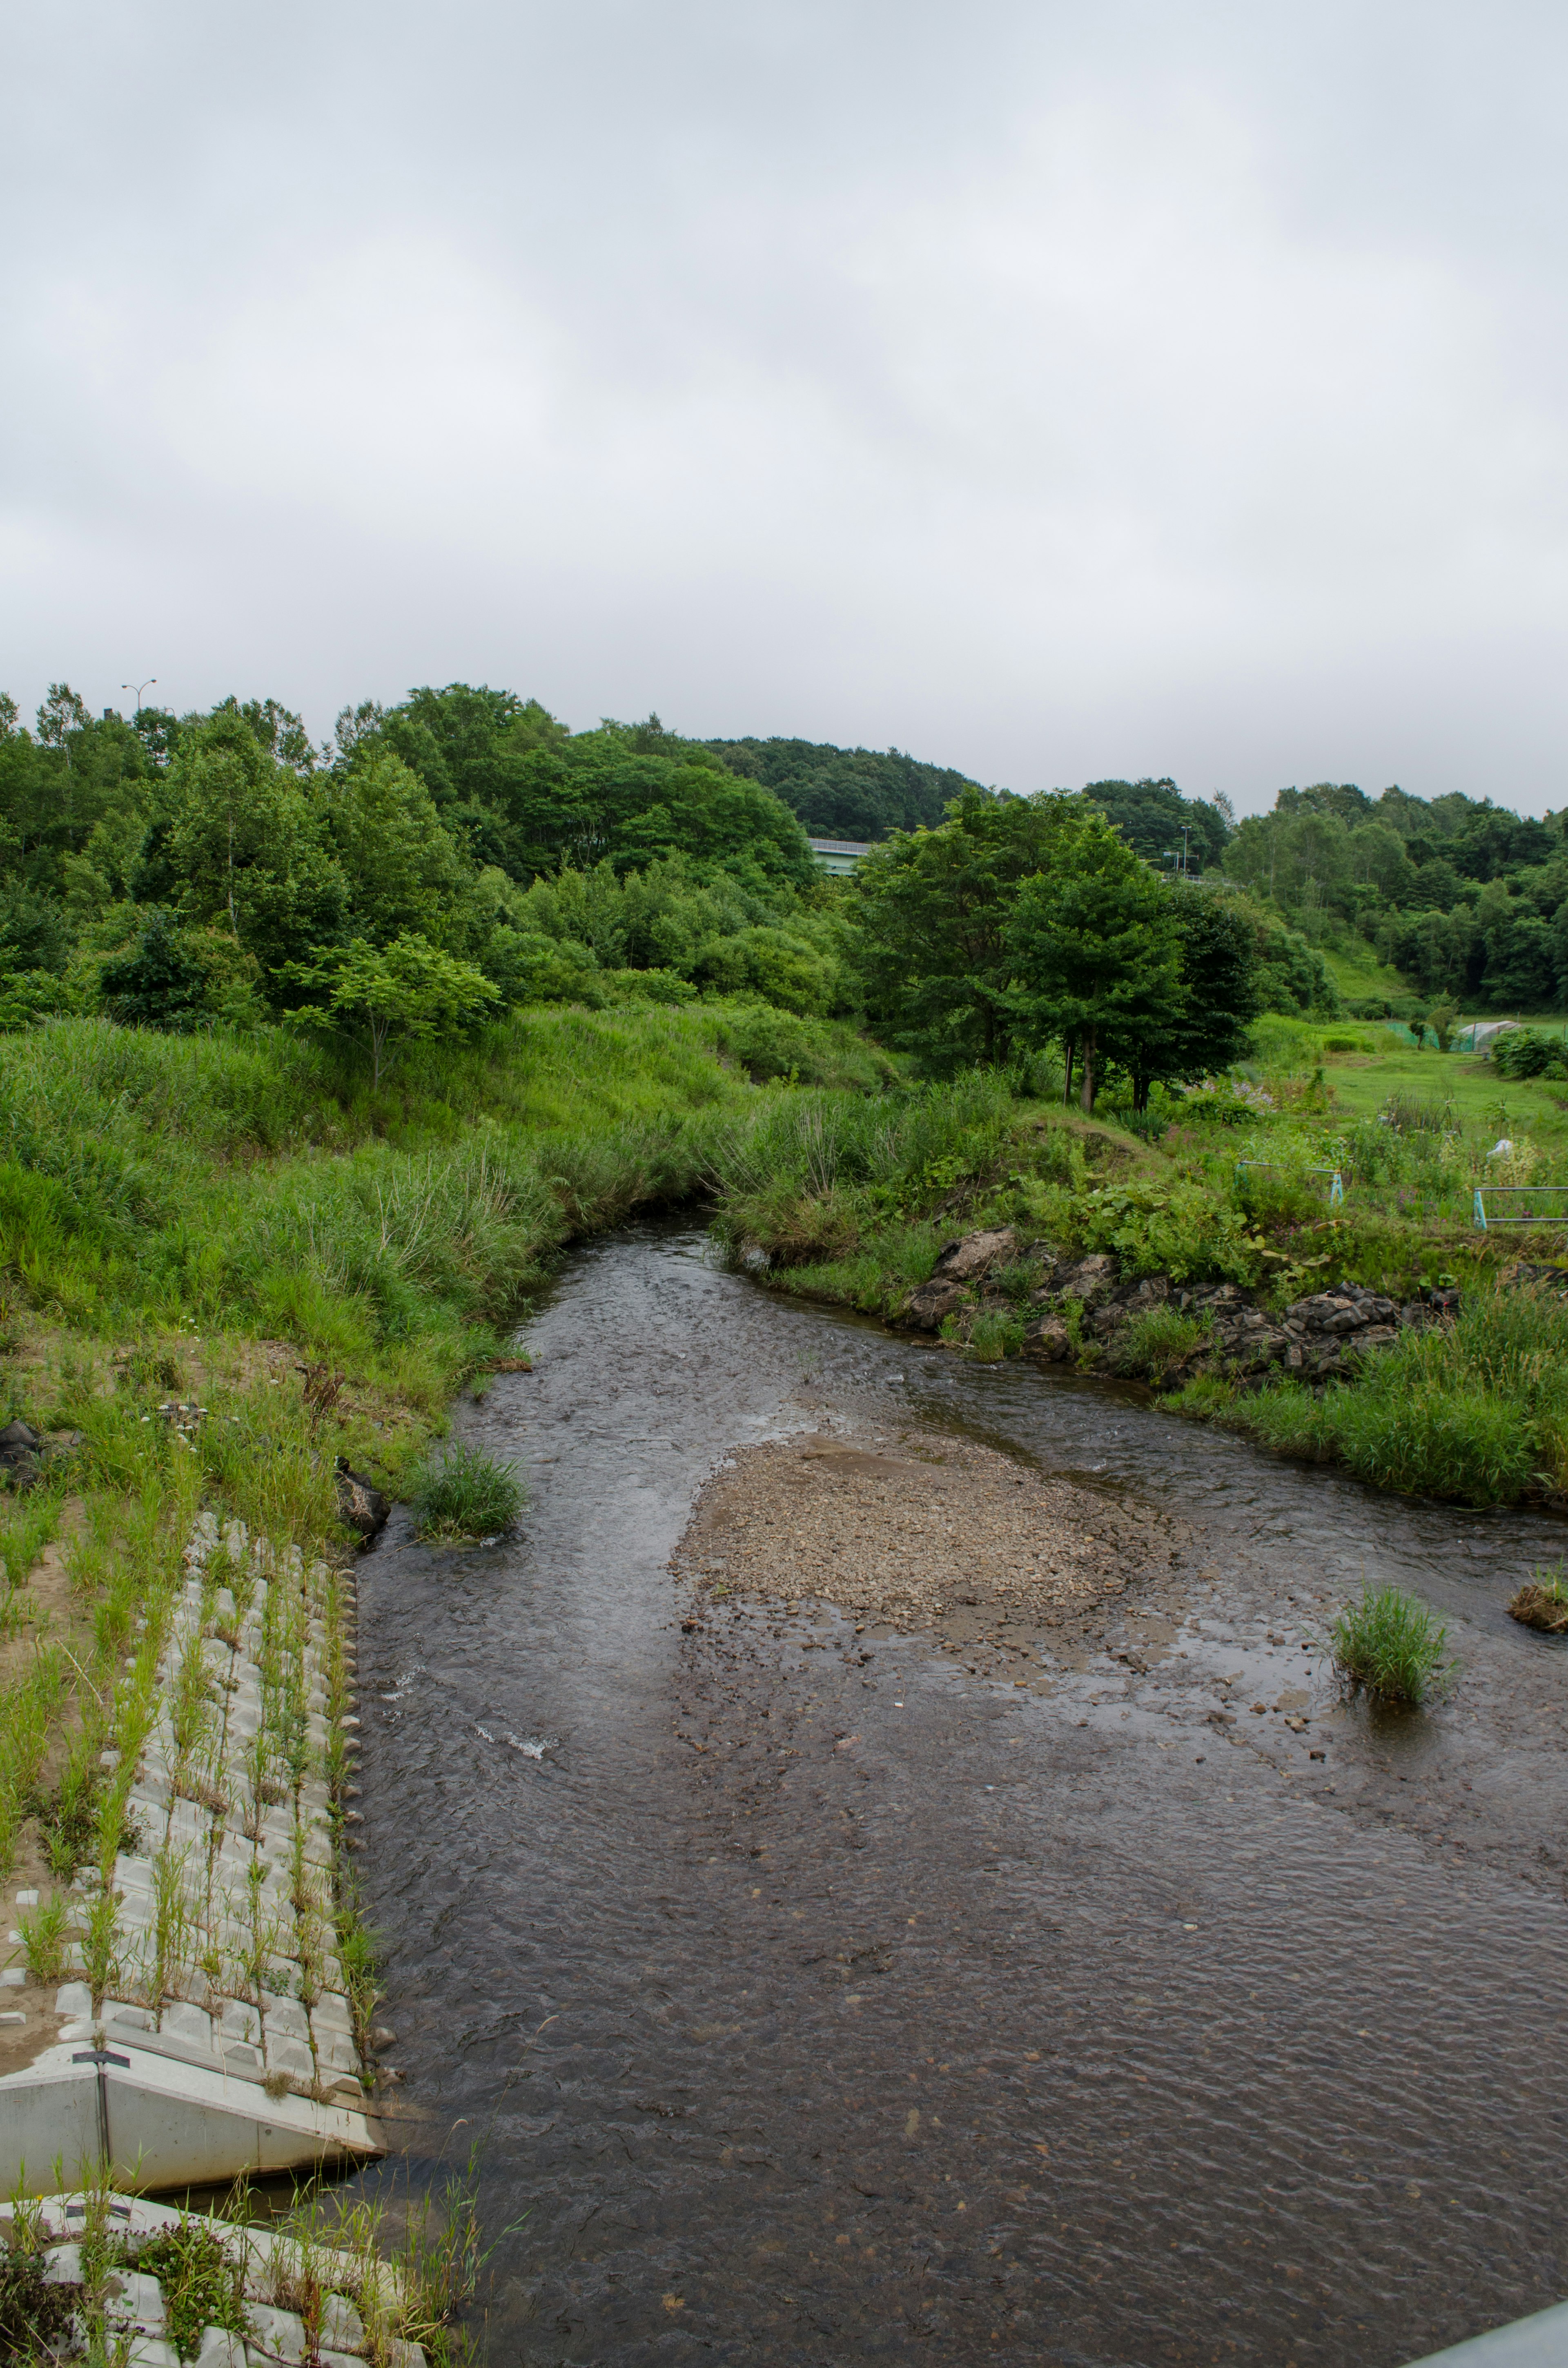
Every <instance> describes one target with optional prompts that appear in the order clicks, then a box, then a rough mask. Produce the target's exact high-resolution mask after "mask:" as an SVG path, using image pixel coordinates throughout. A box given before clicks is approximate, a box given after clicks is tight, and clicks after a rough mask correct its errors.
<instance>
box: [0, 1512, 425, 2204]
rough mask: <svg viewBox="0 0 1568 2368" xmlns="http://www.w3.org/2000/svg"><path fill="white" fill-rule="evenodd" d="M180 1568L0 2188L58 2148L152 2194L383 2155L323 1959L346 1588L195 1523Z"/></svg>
mask: <svg viewBox="0 0 1568 2368" xmlns="http://www.w3.org/2000/svg"><path fill="white" fill-rule="evenodd" d="M184 1562H185V1572H186V1577H185V1584H184V1588H183V1592H176V1595H175V1597H174V1599H173V1600H172V1601H171V1602H170V1603H169V1605H168V1606H167V1607H166V1610H165V1611H164V1613H163V1614H162V1617H163V1620H164V1627H165V1634H164V1637H163V1639H162V1646H163V1649H162V1652H161V1655H160V1657H159V1660H158V1663H157V1673H156V1694H155V1705H154V1707H153V1714H152V1716H151V1719H150V1721H147V1722H145V1723H143V1724H142V1727H141V1732H140V1734H138V1733H137V1732H136V1731H135V1730H136V1727H137V1724H138V1722H137V1719H136V1717H135V1715H134V1713H133V1712H132V1710H131V1707H130V1706H129V1705H128V1707H127V1711H126V1714H125V1718H124V1721H123V1723H122V1724H121V1723H118V1722H117V1728H116V1733H117V1737H119V1736H121V1735H123V1739H124V1741H125V1744H126V1748H127V1752H128V1753H129V1754H131V1755H132V1756H133V1759H134V1767H133V1772H132V1778H131V1783H130V1786H129V1789H128V1790H126V1791H125V1793H124V1820H123V1825H122V1828H121V1837H122V1840H121V1851H120V1854H119V1856H118V1857H117V1858H116V1859H115V1861H114V1864H113V1873H112V1879H111V1881H109V1882H108V1883H105V1882H104V1881H103V1880H102V1878H101V1876H100V1875H99V1874H98V1873H94V1874H92V1875H90V1876H88V1877H85V1878H82V1879H80V1880H79V1881H78V1884H76V1886H75V1891H76V1897H77V1920H78V1924H79V1927H80V1930H81V1934H82V1937H81V1939H80V1940H79V1941H76V1942H75V1943H74V1946H73V1948H72V1950H71V1959H72V1964H73V1967H74V1971H75V1974H76V1975H77V1978H75V1979H74V1980H70V1981H67V1982H66V1983H65V1984H64V1986H63V1987H62V1988H61V1989H60V1991H59V1993H58V1996H57V1998H56V2001H55V2004H56V2011H57V2014H58V2017H59V2028H58V2029H57V2030H56V2031H55V2032H53V2033H52V2034H51V2039H50V2042H49V2044H46V2045H45V2046H44V2047H43V2048H42V2049H41V2051H40V2054H39V2055H37V2056H36V2057H35V2058H34V2060H33V2062H32V2064H31V2065H30V2066H28V2069H26V2070H24V2071H19V2072H14V2073H12V2074H10V2075H9V2076H8V2077H7V2078H5V2079H3V2080H0V2187H6V2188H8V2187H10V2186H11V2185H13V2184H14V2182H15V2181H16V2180H17V2179H18V2178H19V2177H20V2176H22V2174H23V2166H24V2163H26V2164H30V2165H31V2166H33V2167H34V2171H35V2174H36V2173H37V2172H41V2171H43V2170H44V2169H45V2168H46V2167H47V2166H48V2165H49V2164H50V2163H51V2161H52V2160H53V2159H55V2158H56V2157H63V2159H64V2161H65V2163H66V2165H67V2166H68V2168H71V2169H74V2168H75V2167H76V2165H77V2164H78V2163H80V2162H85V2161H86V2160H90V2159H92V2158H94V2157H97V2156H99V2155H106V2156H107V2157H108V2159H109V2160H110V2161H111V2162H112V2164H113V2165H114V2166H115V2168H116V2169H117V2171H118V2172H119V2174H120V2175H122V2176H129V2175H131V2173H132V2172H133V2171H134V2175H135V2180H136V2183H137V2184H138V2185H141V2186H144V2187H152V2188H156V2187H158V2186H160V2185H164V2186H173V2185H176V2184H179V2183H183V2182H184V2181H186V2180H195V2181H206V2180H222V2179H229V2178H233V2177H234V2176H236V2175H238V2174H239V2173H240V2172H242V2171H244V2170H245V2169H261V2170H277V2169H290V2168H294V2167H298V2166H302V2165H307V2164H311V2163H314V2162H319V2161H322V2160H325V2159H332V2158H336V2157H345V2156H347V2157H357V2156H366V2155H370V2154H374V2153H376V2152H379V2151H380V2147H379V2145H378V2141H377V2136H376V2132H375V2130H374V2127H373V2125H372V2124H371V2123H370V2122H369V2119H368V2118H367V2116H366V2114H365V2112H364V2111H363V2107H364V2103H365V2084H364V2078H363V2066H362V2064H361V2059H360V2055H359V2049H358V2042H357V2036H356V2021H355V2014H354V2010H353V2006H352V2003H351V1999H350V1996H349V1992H348V1987H347V1982H346V1979H345V1975H344V1970H343V1965H342V1962H341V1959H340V1956H339V1953H338V1929H337V1916H338V1898H337V1884H336V1880H335V1846H334V1836H333V1825H332V1817H331V1799H332V1795H331V1791H330V1788H329V1774H330V1772H331V1770H332V1769H333V1767H334V1766H335V1765H336V1766H337V1767H339V1769H340V1768H341V1765H342V1761H343V1756H344V1753H345V1751H346V1750H347V1749H349V1748H352V1747H351V1746H350V1745H349V1744H348V1742H347V1737H346V1736H345V1732H344V1730H345V1729H346V1728H347V1727H348V1726H350V1725H353V1724H355V1722H353V1721H352V1719H351V1717H350V1716H349V1715H348V1714H347V1691H346V1684H347V1681H346V1677H345V1662H344V1658H343V1644H342V1638H341V1635H340V1634H339V1635H337V1637H336V1641H335V1645H334V1631H335V1626H336V1622H337V1616H338V1614H337V1602H336V1590H337V1588H338V1587H339V1585H340V1582H339V1581H338V1580H336V1579H335V1576H334V1574H333V1573H332V1572H331V1571H330V1569H329V1568H328V1566H327V1565H325V1564H324V1563H315V1564H312V1565H310V1566H309V1567H308V1568H307V1567H306V1566H305V1565H304V1563H303V1561H302V1558H301V1555H300V1554H299V1552H298V1550H297V1549H294V1548H290V1549H287V1550H285V1551H284V1552H282V1553H280V1554H279V1553H275V1552H274V1550H273V1549H272V1547H271V1546H270V1545H269V1544H268V1543H267V1541H265V1540H262V1539H251V1538H249V1537H248V1536H247V1535H246V1532H245V1530H244V1525H243V1524H242V1523H240V1522H237V1521H236V1522H231V1523H230V1524H229V1526H228V1527H227V1528H226V1529H224V1530H222V1531H220V1529H219V1525H218V1523H217V1521H216V1520H215V1519H214V1518H213V1517H212V1516H211V1515H210V1514H204V1515H201V1516H199V1519H198V1520H197V1522H196V1523H195V1525H194V1527H193V1531H192V1533H191V1536H190V1539H189V1542H188V1543H187V1547H186V1550H185V1555H184ZM129 1683H130V1680H129V1679H128V1680H127V1684H128V1686H129ZM334 1689H335V1693H336V1697H337V1699H336V1701H335V1703H334V1702H333V1701H332V1699H331V1696H332V1695H333V1692H334ZM106 1758H107V1759H108V1760H110V1761H111V1762H112V1761H113V1760H114V1759H116V1758H117V1755H116V1754H114V1753H109V1754H107V1755H106ZM127 1844H130V1845H131V1847H127V1846H126V1845H127ZM29 2183H34V2182H32V2181H29Z"/></svg>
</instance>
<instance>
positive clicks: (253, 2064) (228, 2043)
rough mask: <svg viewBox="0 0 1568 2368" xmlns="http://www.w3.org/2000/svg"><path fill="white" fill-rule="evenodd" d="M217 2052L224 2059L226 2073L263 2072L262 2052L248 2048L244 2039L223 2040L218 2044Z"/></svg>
mask: <svg viewBox="0 0 1568 2368" xmlns="http://www.w3.org/2000/svg"><path fill="white" fill-rule="evenodd" d="M217 2050H218V2054H219V2055H221V2056H222V2059H223V2069H224V2071H225V2072H259V2071H260V2070H261V2052H260V2050H259V2049H258V2048H255V2047H247V2046H246V2044H245V2043H244V2040H243V2039H221V2040H219V2041H218V2043H217Z"/></svg>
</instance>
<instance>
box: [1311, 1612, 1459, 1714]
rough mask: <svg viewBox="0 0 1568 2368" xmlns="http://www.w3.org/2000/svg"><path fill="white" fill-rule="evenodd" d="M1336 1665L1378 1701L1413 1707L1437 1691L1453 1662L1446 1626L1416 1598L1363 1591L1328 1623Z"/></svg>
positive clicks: (1448, 1673) (1452, 1667)
mask: <svg viewBox="0 0 1568 2368" xmlns="http://www.w3.org/2000/svg"><path fill="white" fill-rule="evenodd" d="M1328 1633H1329V1643H1330V1645H1331V1646H1332V1648H1333V1652H1334V1658H1335V1667H1336V1668H1338V1669H1339V1670H1340V1671H1341V1672H1342V1674H1343V1675H1344V1677H1345V1678H1346V1679H1348V1681H1349V1682H1350V1683H1351V1684H1352V1685H1354V1686H1362V1687H1364V1688H1365V1689H1366V1691H1368V1692H1369V1693H1370V1694H1374V1695H1376V1697H1377V1698H1378V1700H1379V1701H1380V1702H1390V1703H1393V1704H1396V1705H1398V1706H1401V1707H1403V1708H1410V1709H1415V1708H1418V1707H1419V1705H1420V1704H1421V1703H1422V1702H1426V1700H1427V1699H1428V1697H1429V1696H1430V1695H1431V1694H1433V1693H1434V1692H1440V1691H1442V1689H1443V1686H1444V1684H1445V1683H1446V1681H1447V1679H1449V1676H1450V1674H1451V1673H1452V1671H1453V1669H1454V1668H1455V1666H1456V1664H1455V1663H1454V1661H1453V1659H1452V1657H1451V1656H1450V1655H1449V1651H1448V1635H1449V1632H1448V1630H1447V1628H1446V1627H1445V1626H1444V1625H1443V1624H1442V1622H1440V1621H1438V1620H1436V1619H1435V1618H1434V1617H1433V1614H1432V1611H1431V1610H1430V1608H1429V1606H1428V1605H1426V1604H1425V1603H1423V1602H1422V1601H1421V1600H1420V1598H1419V1596H1415V1595H1407V1594H1406V1593H1405V1592H1404V1591H1403V1588H1397V1587H1381V1588H1364V1589H1363V1591H1362V1594H1361V1599H1360V1601H1359V1602H1358V1603H1350V1604H1346V1608H1345V1610H1344V1611H1341V1612H1340V1613H1338V1615H1337V1616H1336V1617H1335V1619H1334V1620H1332V1621H1331V1622H1329V1632H1328Z"/></svg>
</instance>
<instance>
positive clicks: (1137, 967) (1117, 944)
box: [1006, 808, 1181, 1110]
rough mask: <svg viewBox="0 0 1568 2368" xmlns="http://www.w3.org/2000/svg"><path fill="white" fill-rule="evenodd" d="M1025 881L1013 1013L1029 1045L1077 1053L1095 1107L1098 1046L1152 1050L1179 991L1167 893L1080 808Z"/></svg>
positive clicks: (1084, 1095) (1109, 829) (1012, 936)
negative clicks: (1038, 1041) (1056, 1041)
mask: <svg viewBox="0 0 1568 2368" xmlns="http://www.w3.org/2000/svg"><path fill="white" fill-rule="evenodd" d="M1051 854H1052V862H1051V869H1050V870H1049V871H1040V872H1039V873H1037V874H1036V876H1035V877H1034V878H1033V879H1028V880H1025V881H1024V882H1022V884H1021V885H1020V887H1019V888H1018V891H1017V896H1016V898H1015V900H1014V904H1013V909H1012V913H1011V916H1010V917H1009V919H1008V923H1007V927H1006V947H1007V951H1008V953H1009V955H1010V956H1011V960H1012V967H1013V973H1014V984H1013V986H1012V989H1011V994H1012V999H1013V1002H1014V1006H1015V1008H1016V1009H1017V1011H1018V1012H1019V1014H1020V1016H1021V1017H1022V1018H1023V1019H1025V1020H1026V1022H1027V1024H1028V1027H1029V1029H1030V1030H1031V1032H1032V1033H1033V1034H1034V1035H1036V1036H1037V1037H1045V1036H1060V1037H1061V1038H1062V1040H1063V1041H1064V1042H1067V1043H1068V1044H1069V1045H1070V1046H1072V1047H1074V1048H1075V1049H1076V1053H1077V1057H1078V1066H1079V1074H1080V1077H1081V1081H1082V1083H1081V1090H1080V1100H1081V1103H1082V1106H1083V1108H1084V1109H1085V1110H1093V1109H1094V1106H1095V1095H1096V1090H1097V1087H1098V1085H1099V1076H1100V1058H1101V1045H1102V1040H1103V1041H1104V1042H1105V1044H1106V1045H1107V1047H1109V1046H1110V1045H1113V1044H1120V1045H1122V1046H1124V1047H1125V1046H1128V1045H1130V1044H1133V1043H1136V1042H1139V1041H1140V1040H1144V1039H1146V1040H1148V1041H1149V1042H1151V1043H1153V1044H1157V1043H1158V1042H1160V1041H1161V1039H1162V1037H1163V1035H1164V1034H1165V1030H1167V1028H1168V1026H1169V1020H1170V1015H1171V1013H1172V1011H1173V1010H1174V1009H1175V1008H1176V1006H1177V1002H1178V998H1179V996H1180V991H1181V967H1180V943H1181V937H1180V929H1179V927H1178V924H1177V921H1176V914H1175V912H1174V910H1173V898H1172V895H1171V893H1170V891H1169V890H1168V889H1167V888H1166V887H1165V886H1164V885H1163V884H1162V883H1161V882H1160V881H1159V880H1158V879H1156V877H1155V876H1154V874H1153V872H1152V871H1150V870H1149V867H1148V865H1147V864H1146V863H1144V862H1143V860H1142V858H1141V857H1139V856H1137V855H1135V854H1134V853H1133V851H1132V849H1131V848H1130V847H1129V846H1128V844H1127V841H1126V840H1125V839H1124V838H1123V837H1122V836H1121V834H1120V832H1119V830H1118V829H1117V828H1116V827H1115V825H1113V824H1111V823H1110V822H1108V821H1107V819H1106V818H1105V816H1104V815H1103V814H1098V813H1096V812H1095V811H1094V810H1093V809H1088V810H1085V809H1082V808H1080V809H1079V810H1078V811H1077V812H1075V813H1074V815H1073V817H1072V821H1071V824H1070V825H1069V827H1068V828H1067V829H1065V830H1064V831H1063V832H1062V835H1061V837H1060V838H1059V839H1058V841H1057V843H1056V845H1055V846H1054V848H1052V850H1051Z"/></svg>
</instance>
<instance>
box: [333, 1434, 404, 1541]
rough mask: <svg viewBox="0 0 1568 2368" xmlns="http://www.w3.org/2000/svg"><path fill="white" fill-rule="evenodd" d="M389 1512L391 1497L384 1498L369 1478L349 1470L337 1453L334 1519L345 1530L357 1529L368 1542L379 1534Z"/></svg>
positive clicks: (384, 1525)
mask: <svg viewBox="0 0 1568 2368" xmlns="http://www.w3.org/2000/svg"><path fill="white" fill-rule="evenodd" d="M391 1511H392V1500H391V1498H390V1497H383V1495H382V1494H381V1490H380V1489H379V1488H378V1487H377V1486H375V1484H374V1483H373V1482H372V1481H369V1480H366V1479H364V1478H363V1477H362V1476H361V1475H360V1474H358V1472H350V1470H349V1469H348V1466H347V1463H345V1461H344V1459H343V1457H342V1456H341V1455H340V1456H339V1457H338V1459H337V1518H338V1520H340V1521H341V1522H342V1523H343V1525H344V1527H345V1529H348V1530H358V1532H359V1535H360V1536H361V1537H362V1538H363V1539H365V1540H366V1541H367V1543H369V1540H370V1539H371V1538H375V1537H380V1535H381V1531H383V1530H384V1529H385V1527H386V1525H387V1515H388V1514H389V1513H390V1512H391Z"/></svg>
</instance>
